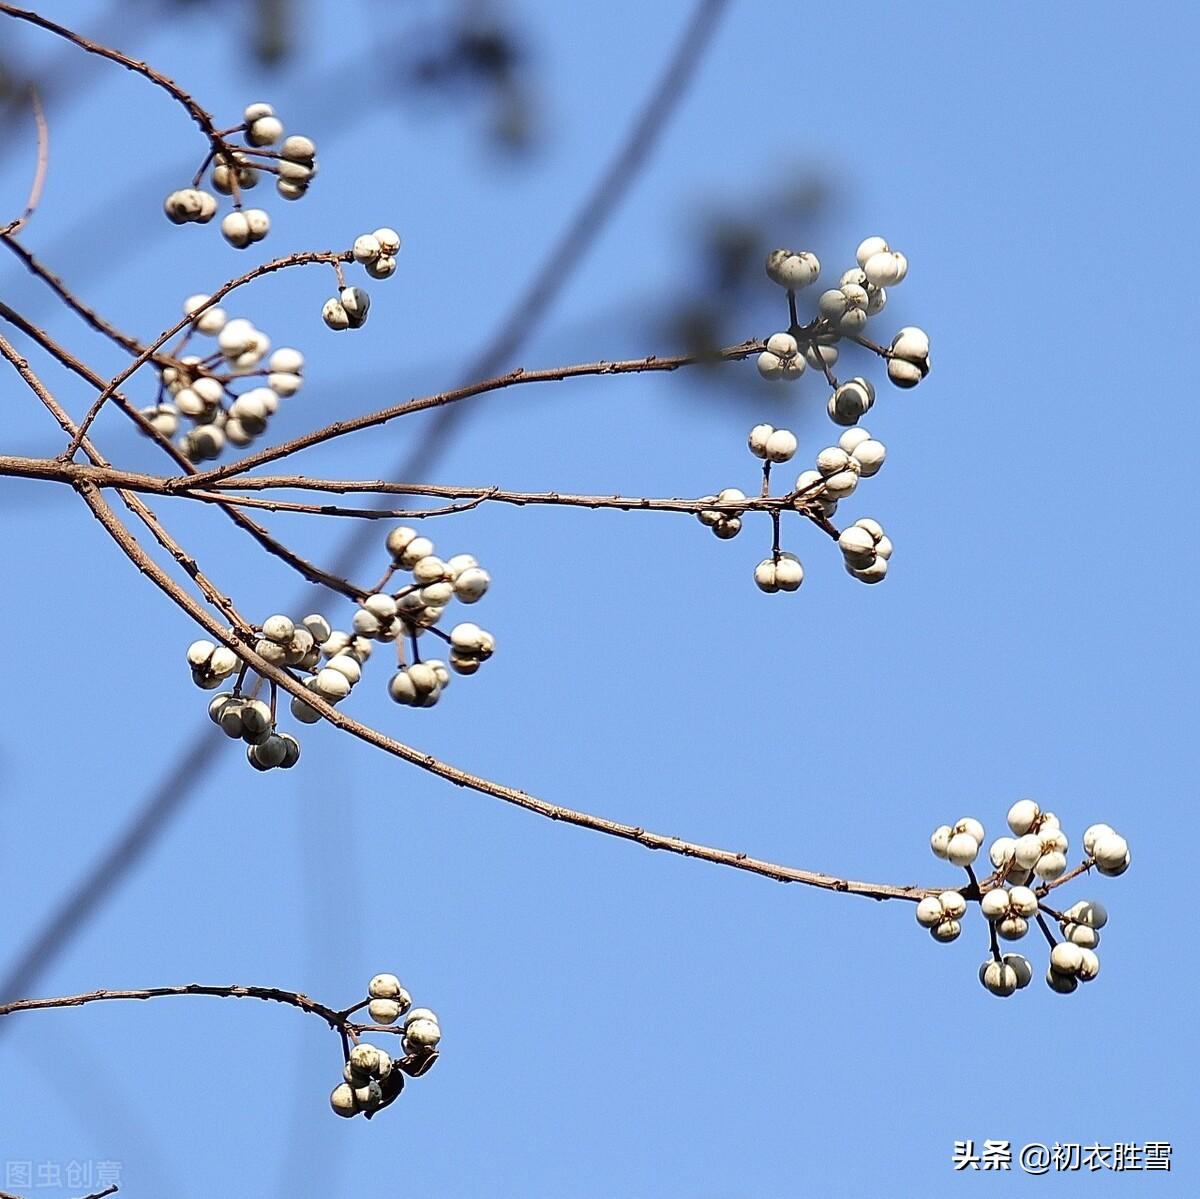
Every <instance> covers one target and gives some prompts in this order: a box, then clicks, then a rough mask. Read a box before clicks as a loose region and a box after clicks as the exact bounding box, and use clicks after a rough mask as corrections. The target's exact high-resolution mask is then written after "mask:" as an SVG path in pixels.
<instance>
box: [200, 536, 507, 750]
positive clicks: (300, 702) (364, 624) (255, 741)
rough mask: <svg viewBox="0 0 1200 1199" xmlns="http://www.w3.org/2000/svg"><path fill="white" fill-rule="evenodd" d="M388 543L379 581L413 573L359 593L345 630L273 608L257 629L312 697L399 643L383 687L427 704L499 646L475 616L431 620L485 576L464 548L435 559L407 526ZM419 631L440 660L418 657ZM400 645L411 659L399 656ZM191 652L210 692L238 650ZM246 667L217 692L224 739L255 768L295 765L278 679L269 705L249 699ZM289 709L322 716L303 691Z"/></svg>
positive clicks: (334, 700) (356, 678) (354, 679)
mask: <svg viewBox="0 0 1200 1199" xmlns="http://www.w3.org/2000/svg"><path fill="white" fill-rule="evenodd" d="M387 548H388V553H389V555H390V557H391V565H390V567H389V570H388V573H387V575H386V576H385V579H384V582H385V583H386V581H387V580H388V579H390V578H391V577H392V575H393V574H394V573H395V572H396V571H397V570H405V571H408V572H410V573H411V576H412V581H411V582H409V583H407V584H406V585H405V586H402V587H400V588H399V589H398V590H396V591H394V592H389V591H384V590H379V591H377V592H375V593H373V594H371V595H367V596H364V597H363V598H362V600H361V601H360V602H359V605H358V608H357V610H356V611H355V613H354V618H353V621H352V622H351V629H350V631H348V632H345V631H342V630H340V629H334V628H333V626H332V625H331V624H330V623H329V621H328V620H327V619H326V618H325V617H324V616H323V615H321V614H320V613H318V612H314V613H312V614H310V615H308V616H305V617H304V618H303V619H302V620H293V619H292V618H291V617H290V616H285V615H282V614H278V613H277V614H276V615H274V616H269V617H267V619H266V620H265V621H264V622H263V624H262V627H261V628H260V629H258V630H257V636H256V639H255V641H254V651H255V653H256V654H258V656H259V657H260V658H263V659H265V660H266V661H267V662H268V663H270V664H271V665H272V666H275V667H278V668H280V669H291V670H295V671H297V672H301V676H300V679H299V681H300V682H301V683H302V684H303V685H304V687H305V688H307V690H308V691H310V692H311V693H312V695H313V696H316V697H319V698H320V699H321V700H323V701H324V702H325V703H328V704H331V705H336V704H338V703H340V702H341V701H342V700H344V699H346V698H347V697H348V696H349V695H350V693H351V691H352V690H353V689H354V687H355V686H356V685H357V684H358V683H359V682H360V681H361V679H362V673H363V666H364V664H365V663H366V661H367V659H368V658H370V656H371V652H372V649H373V647H374V645H375V644H376V643H387V642H395V643H396V656H397V659H398V668H397V670H396V673H395V674H394V675H393V676H392V677H391V679H390V681H389V682H388V694H389V695H390V696H391V697H392V699H394V700H395V701H396V702H397V703H398V704H405V705H407V706H409V707H414V708H431V707H433V705H434V704H436V703H437V702H438V700H439V699H440V698H441V695H442V692H443V691H444V690H445V688H446V687H447V686H448V685H449V683H450V678H451V672H453V673H455V674H462V675H470V674H474V673H475V672H476V671H477V670H478V669H479V668H480V666H481V665H482V664H483V663H484V662H486V661H487V659H488V658H490V657H491V656H492V654H493V653H494V652H495V649H496V640H495V638H494V637H493V636H492V634H491V633H489V632H487V631H486V630H484V629H481V628H480V627H479V625H477V624H475V623H473V622H471V621H463V622H461V623H459V624H456V625H455V626H454V627H453V628H452V629H451V630H450V632H449V633H446V632H443V631H442V630H441V629H440V628H438V627H437V626H438V623H439V622H440V621H441V619H442V617H443V615H444V614H445V611H446V609H447V607H448V606H449V605H450V603H451V602H452V601H453V600H458V601H459V602H460V603H464V604H473V603H476V602H477V601H478V600H480V599H482V598H483V596H484V595H485V594H486V593H487V590H488V587H489V586H490V585H491V581H492V580H491V576H490V575H489V574H488V572H487V571H486V570H484V569H483V568H482V567H481V566H480V565H479V563H478V561H476V559H475V558H474V557H473V556H472V555H470V554H456V555H455V556H454V557H452V558H448V559H446V560H443V559H441V558H439V557H438V556H437V555H436V554H435V553H434V545H433V542H432V541H430V540H429V538H427V537H422V536H420V535H419V534H418V533H417V531H416V530H415V529H411V528H408V527H406V526H400V527H398V528H395V529H393V530H392V531H391V532H390V533H389V534H388V537H387ZM425 633H433V634H434V635H435V636H437V637H438V638H440V639H441V640H443V641H444V642H446V646H447V650H448V653H447V656H446V660H445V661H443V660H441V659H439V658H425V659H422V658H421V657H420V655H419V653H418V645H419V643H420V639H421V637H422V636H423V635H424V634H425ZM406 643H407V645H408V647H409V648H410V650H411V655H412V660H411V661H409V660H408V659H407V658H406V657H405V644H406ZM187 657H188V662H189V664H190V665H191V668H192V678H193V680H194V681H195V683H196V685H197V686H199V687H202V688H204V689H206V690H215V689H216V688H217V687H219V686H220V685H221V682H222V680H223V679H226V678H228V677H229V676H230V675H231V674H233V672H234V671H235V670H237V669H238V661H239V660H238V657H237V655H236V654H235V653H234V652H233V651H232V650H231V649H228V648H226V647H225V646H217V645H214V644H213V642H211V641H197V642H195V643H194V644H192V645H191V646H190V647H189V648H188V654H187ZM247 673H249V671H248V670H244V671H243V672H242V675H241V676H240V677H239V679H238V683H237V685H236V686H235V687H234V689H233V691H232V692H229V693H226V694H222V695H219V696H217V697H216V698H215V699H214V700H213V702H212V704H211V705H210V706H209V716H210V717H211V719H212V720H213V722H214V723H215V724H217V725H219V726H220V727H221V728H222V729H223V730H224V732H225V733H226V734H228V735H229V736H230V737H240V738H241V739H242V740H244V741H245V742H246V743H247V746H248V747H249V748H248V749H247V757H248V759H249V761H250V764H251V765H252V766H254V767H256V768H258V769H260V770H269V769H272V768H273V767H276V766H282V767H285V768H286V767H290V766H293V765H295V763H296V761H297V760H298V758H299V756H300V745H299V743H298V742H297V741H296V739H295V738H294V737H291V736H289V735H288V734H281V733H278V732H277V731H276V728H275V693H276V688H275V684H274V683H273V682H272V683H271V686H270V690H271V702H270V703H269V704H267V703H263V702H262V701H260V700H258V699H256V698H255V697H254V696H253V695H252V696H250V697H249V698H247V697H245V696H243V694H242V683H243V682H244V677H245V675H246V674H247ZM258 686H261V680H259V684H258ZM291 713H292V715H293V716H294V717H295V718H296V719H297V720H298V721H300V722H301V723H302V724H316V723H317V722H318V721H319V720H320V719H321V712H320V711H319V710H318V709H317V708H316V707H314V706H313V703H311V702H308V698H307V697H301V696H296V695H294V696H292V700H291Z"/></svg>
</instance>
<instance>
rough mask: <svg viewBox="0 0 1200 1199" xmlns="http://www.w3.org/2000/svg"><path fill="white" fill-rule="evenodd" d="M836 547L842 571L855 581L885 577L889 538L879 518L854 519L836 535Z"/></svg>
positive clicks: (877, 579) (879, 581)
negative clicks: (840, 554)
mask: <svg viewBox="0 0 1200 1199" xmlns="http://www.w3.org/2000/svg"><path fill="white" fill-rule="evenodd" d="M838 548H839V549H840V550H841V551H842V561H843V562H844V563H845V566H846V570H847V571H849V573H850V574H852V575H853V576H854V577H855V578H856V579H858V580H859V582H861V583H881V582H882V581H883V580H884V579H885V578H886V577H887V569H888V559H889V558H891V556H892V539H891V538H890V537H889V536H888V535H887V534H886V533H885V532H884V531H883V525H881V524H880V523H879V521H877V520H872V519H871V517H869V516H864V517H862V518H860V519H859V520H856V521H855V522H854V524H852V525H850V527H849V528H846V529H843V530H842V531H841V533H839V534H838Z"/></svg>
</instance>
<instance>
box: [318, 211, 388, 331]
mask: <svg viewBox="0 0 1200 1199" xmlns="http://www.w3.org/2000/svg"><path fill="white" fill-rule="evenodd" d="M350 252H351V254H352V255H353V257H354V261H355V262H357V263H358V264H359V265H360V266H362V267H363V269H364V270H365V271H366V272H367V274H368V275H370V276H371V278H372V279H387V278H389V277H390V276H392V275H394V274H395V273H396V255H397V254H399V253H400V234H399V233H397V232H396V230H395V229H387V228H382V229H376V230H375V232H374V233H363V234H360V235H359V236H358V237H356V238H355V239H354V246H353V248H352V249H351V251H350ZM339 278H340V276H339ZM370 310H371V297H370V296H369V295H368V294H367V292H366V290H365V289H363V288H361V287H342V288H340V289H339V291H338V294H337V295H336V296H330V298H329V299H328V300H326V301H325V306H324V307H323V308H322V309H321V319H322V320H323V321H324V322H325V324H326V325H328V326H329V328H331V329H333V330H335V331H336V332H341V331H342V330H343V329H360V328H362V326H363V325H364V324H366V321H367V313H368V312H370Z"/></svg>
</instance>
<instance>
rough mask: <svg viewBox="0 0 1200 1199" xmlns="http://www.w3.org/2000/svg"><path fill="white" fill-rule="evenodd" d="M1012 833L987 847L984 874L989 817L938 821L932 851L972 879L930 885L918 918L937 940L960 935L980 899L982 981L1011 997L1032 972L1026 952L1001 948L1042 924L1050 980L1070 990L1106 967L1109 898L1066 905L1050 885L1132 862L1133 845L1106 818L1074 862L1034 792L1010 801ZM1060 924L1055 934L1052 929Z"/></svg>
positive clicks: (1111, 873) (1118, 870) (1112, 873)
mask: <svg viewBox="0 0 1200 1199" xmlns="http://www.w3.org/2000/svg"><path fill="white" fill-rule="evenodd" d="M1008 827H1009V830H1010V832H1011V833H1012V835H1011V836H1008V835H1005V836H1001V837H997V838H996V839H995V840H994V841H993V842H992V844H991V846H990V847H989V850H988V857H989V859H990V861H991V865H992V873H991V874H990V875H988V876H987V877H985V878H984V879H982V880H981V879H979V878H978V877H977V876H976V873H975V868H974V864H975V860H976V858H977V857H978V856H979V853H980V850H981V848H982V846H983V842H984V839H985V833H984V829H983V825H982V824H980V823H979V821H978V820H976V819H974V818H973V817H970V816H965V817H963V818H962V819H961V820H959V821H957V822H955V823H954V824H952V825H950V824H943V825H939V826H938V827H937V828H936V829H934V831H933V836H932V837H931V838H930V847H931V849H932V850H933V853H934V856H935V857H938V858H941V859H942V860H943V861H948V862H950V863H951V864H952V865H955V866H960V867H962V868H963V869H964V870H965V871H966V872H967V885H966V886H963V887H959V888H957V889H947V890H945V891H940V892H935V891H930V892H929V893H928V894H926V895H925V896H924V897H923V898H922V899H921V900H920V902H919V903H918V904H917V913H916V914H917V923H918V924H920V925H921V926H922V927H923V928H927V929H929V932H930V934H931V935H932V937H933V939H934V940H935V941H940V942H943V943H948V942H950V941H954V940H957V939H958V937H959V935H960V933H961V932H962V928H963V925H962V920H963V917H964V916H965V915H966V911H967V907H968V904H969V903H977V904H978V905H979V908H980V910H981V911H982V913H983V917H984V920H985V922H986V926H987V934H988V941H989V956H988V957H987V958H986V959H985V960H984V961H983V963H982V964H981V965H980V967H979V981H980V982H981V983H982V984H983V986H984V987H985V988H986V989H987V990H988V991H989V992H990V993H991V994H993V995H998V996H1001V997H1006V996H1009V995H1012V994H1013V993H1014V992H1016V991H1018V990H1020V989H1022V988H1023V987H1025V986H1027V985H1028V983H1029V981H1030V980H1031V979H1032V977H1033V968H1032V966H1031V965H1030V963H1029V961H1028V959H1027V958H1026V957H1024V956H1023V955H1022V954H1019V953H1002V952H1001V942H1002V941H1003V942H1005V943H1008V942H1013V941H1020V940H1022V939H1023V938H1024V937H1025V936H1026V935H1027V934H1028V933H1029V932H1030V929H1031V926H1032V925H1035V924H1036V925H1037V926H1038V929H1039V931H1040V932H1041V934H1042V936H1043V937H1044V938H1045V941H1046V943H1047V947H1048V963H1047V969H1046V976H1045V977H1046V983H1047V985H1048V986H1049V987H1050V989H1051V990H1052V991H1055V992H1057V993H1059V994H1070V993H1071V992H1072V991H1074V990H1075V989H1076V988H1077V987H1078V986H1079V984H1080V983H1085V982H1091V981H1092V980H1093V979H1094V978H1096V976H1097V975H1098V974H1099V973H1100V958H1099V956H1098V955H1097V953H1096V950H1097V948H1098V947H1099V944H1100V930H1101V929H1102V928H1103V927H1104V926H1105V924H1106V923H1107V922H1108V912H1107V909H1106V908H1105V907H1104V905H1103V904H1101V903H1099V902H1097V901H1095V900H1091V899H1083V900H1079V901H1078V902H1076V903H1074V904H1072V905H1071V906H1070V907H1067V908H1061V907H1059V906H1058V905H1057V904H1056V903H1052V902H1051V895H1052V893H1053V892H1054V891H1055V890H1056V889H1057V888H1058V887H1060V886H1062V885H1064V884H1066V883H1068V882H1070V881H1071V880H1073V879H1074V878H1076V877H1078V876H1079V875H1081V874H1084V873H1088V872H1090V871H1091V870H1093V869H1094V870H1095V871H1096V872H1097V873H1099V874H1101V875H1106V876H1108V877H1116V876H1117V875H1121V874H1124V873H1125V871H1126V870H1128V869H1129V862H1130V856H1129V845H1128V843H1127V842H1126V840H1125V838H1124V837H1122V836H1121V835H1120V834H1119V833H1117V832H1116V831H1115V830H1114V829H1113V828H1111V827H1110V826H1109V825H1107V824H1093V825H1091V826H1090V827H1089V828H1088V829H1087V830H1086V831H1085V832H1084V834H1083V855H1084V856H1083V859H1082V860H1081V861H1080V863H1079V864H1078V865H1077V866H1075V867H1074V869H1070V868H1069V860H1068V851H1069V848H1070V843H1069V841H1068V838H1067V835H1066V833H1064V832H1063V830H1062V827H1061V825H1060V824H1059V820H1058V817H1057V816H1055V815H1054V813H1053V812H1044V811H1042V809H1041V808H1040V807H1039V806H1038V804H1037V803H1035V802H1034V801H1033V800H1032V799H1022V800H1018V801H1017V803H1015V804H1013V806H1012V807H1011V808H1010V809H1009V812H1008ZM1054 926H1057V929H1058V932H1057V935H1056V934H1055V932H1054Z"/></svg>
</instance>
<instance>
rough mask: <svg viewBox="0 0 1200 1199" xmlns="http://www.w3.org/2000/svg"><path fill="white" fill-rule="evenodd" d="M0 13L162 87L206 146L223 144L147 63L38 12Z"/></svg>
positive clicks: (196, 108)
mask: <svg viewBox="0 0 1200 1199" xmlns="http://www.w3.org/2000/svg"><path fill="white" fill-rule="evenodd" d="M0 13H6V14H7V15H8V16H10V17H16V18H17V20H19V21H28V22H29V23H30V24H31V25H36V26H38V28H40V29H45V30H47V31H48V32H49V33H53V34H57V36H58V37H61V38H65V39H66V40H67V41H68V42H70V43H71V44H72V45H74V46H78V47H79V48H80V49H81V50H86V51H87V52H88V53H89V54H96V55H99V56H100V57H101V58H107V59H109V60H110V61H111V62H115V63H117V64H118V65H120V66H122V67H124V68H125V69H126V70H127V71H134V72H135V73H136V74H138V75H141V76H143V77H144V78H146V79H149V80H150V82H151V83H153V84H154V85H155V86H156V87H160V88H162V89H163V91H165V92H166V93H167V94H168V95H169V96H171V97H172V98H173V99H175V100H177V101H178V102H179V103H180V104H182V105H183V107H184V108H185V109H187V112H188V115H189V116H190V117H191V118H192V120H193V121H195V122H196V124H197V125H199V126H200V130H201V132H202V133H203V134H204V136H205V137H206V138H208V140H209V143H210V144H211V145H212V146H213V147H214V148H216V147H223V146H224V145H225V141H224V139H223V138H222V137H221V135H220V133H219V132H218V131H217V127H216V125H214V124H213V119H212V117H211V116H210V115H209V114H208V113H207V112H206V111H205V110H204V109H203V108H201V107H200V105H199V104H197V103H196V101H195V100H194V99H193V98H192V97H191V96H190V95H188V93H187V92H185V91H184V90H183V88H181V87H180V86H179V84H177V83H176V82H175V81H174V80H173V79H169V78H168V77H167V76H166V75H164V74H163V73H162V72H161V71H156V70H155V69H154V68H153V67H151V66H149V65H148V64H147V63H144V62H139V61H138V60H136V59H133V58H130V57H129V55H128V54H122V53H121V51H120V50H114V49H112V48H111V47H109V46H102V45H101V44H100V43H99V42H94V41H92V40H91V38H86V37H84V36H83V35H82V34H80V33H76V32H75V31H74V30H73V29H68V28H67V27H66V26H65V25H58V24H55V22H54V21H51V20H48V19H47V18H46V17H43V16H41V15H40V14H39V13H36V12H30V11H28V10H27V9H23V8H17V7H15V6H14V5H12V4H5V3H0Z"/></svg>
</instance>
